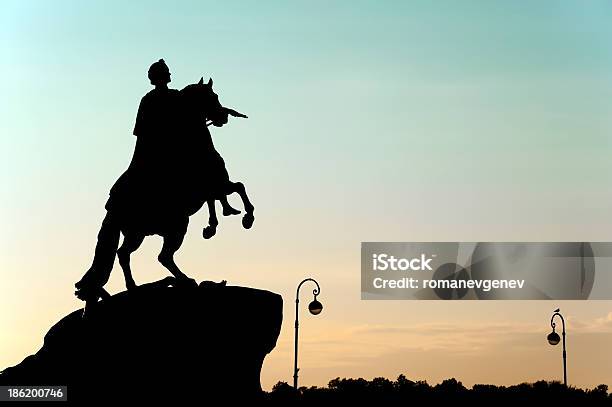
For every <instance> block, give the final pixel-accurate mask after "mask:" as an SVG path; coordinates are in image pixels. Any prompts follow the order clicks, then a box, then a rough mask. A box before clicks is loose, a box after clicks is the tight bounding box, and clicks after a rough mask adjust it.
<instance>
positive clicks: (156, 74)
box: [149, 59, 170, 86]
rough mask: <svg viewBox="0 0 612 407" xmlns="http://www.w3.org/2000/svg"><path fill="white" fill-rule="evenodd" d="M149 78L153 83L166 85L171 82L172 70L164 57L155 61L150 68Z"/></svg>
mask: <svg viewBox="0 0 612 407" xmlns="http://www.w3.org/2000/svg"><path fill="white" fill-rule="evenodd" d="M149 80H150V81H151V85H155V86H158V85H166V84H168V82H170V70H169V69H168V65H166V63H165V62H164V60H163V59H160V60H159V61H157V62H153V64H152V65H151V67H150V68H149Z"/></svg>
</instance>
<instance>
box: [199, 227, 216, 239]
mask: <svg viewBox="0 0 612 407" xmlns="http://www.w3.org/2000/svg"><path fill="white" fill-rule="evenodd" d="M216 234H217V228H216V227H214V226H207V227H205V228H204V229H202V237H203V238H204V239H210V238H211V237H213V236H214V235H216Z"/></svg>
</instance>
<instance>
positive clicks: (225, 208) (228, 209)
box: [219, 197, 240, 216]
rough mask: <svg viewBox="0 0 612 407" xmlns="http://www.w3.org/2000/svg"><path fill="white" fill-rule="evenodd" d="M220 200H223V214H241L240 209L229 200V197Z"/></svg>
mask: <svg viewBox="0 0 612 407" xmlns="http://www.w3.org/2000/svg"><path fill="white" fill-rule="evenodd" d="M219 202H221V206H222V207H223V216H232V215H240V211H239V210H238V209H236V208H234V207H232V206H231V205H230V204H229V202H227V197H223V198H221V199H219Z"/></svg>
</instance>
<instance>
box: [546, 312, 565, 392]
mask: <svg viewBox="0 0 612 407" xmlns="http://www.w3.org/2000/svg"><path fill="white" fill-rule="evenodd" d="M553 312H554V313H553V315H552V317H551V318H550V326H551V327H552V332H551V333H549V334H548V336H547V337H546V339H548V343H550V344H551V345H553V346H554V345H557V344H559V342H561V338H560V337H559V334H558V333H556V332H555V326H556V324H555V321H554V319H555V317H556V316H559V318H561V326H562V329H563V330H562V332H561V335H562V336H563V384H564V385H565V386H566V387H567V362H566V359H567V354H566V352H565V320H564V319H563V315H561V313H560V312H559V308H557V309H556V310H554V311H553Z"/></svg>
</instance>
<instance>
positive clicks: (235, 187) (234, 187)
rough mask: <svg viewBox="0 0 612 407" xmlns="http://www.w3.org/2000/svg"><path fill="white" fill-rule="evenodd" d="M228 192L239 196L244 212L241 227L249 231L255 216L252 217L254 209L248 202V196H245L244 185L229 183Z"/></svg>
mask: <svg viewBox="0 0 612 407" xmlns="http://www.w3.org/2000/svg"><path fill="white" fill-rule="evenodd" d="M229 191H230V193H233V192H237V193H238V195H240V199H242V205H243V206H244V211H245V214H244V216H243V217H242V226H243V227H244V228H245V229H250V228H251V226H253V222H255V215H253V212H254V211H255V207H254V206H253V204H252V203H251V201H250V200H249V196H248V195H247V192H246V188H245V186H244V184H243V183H242V182H230V184H229ZM228 195H229V194H228Z"/></svg>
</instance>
